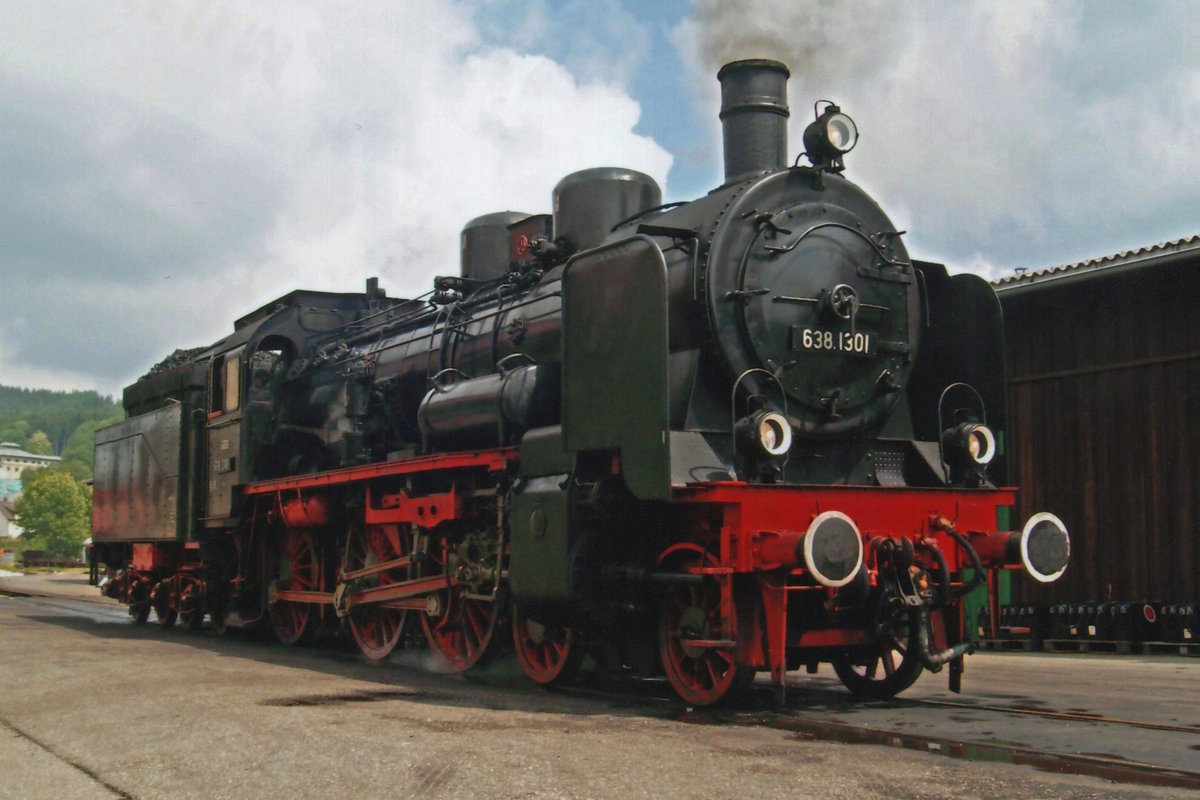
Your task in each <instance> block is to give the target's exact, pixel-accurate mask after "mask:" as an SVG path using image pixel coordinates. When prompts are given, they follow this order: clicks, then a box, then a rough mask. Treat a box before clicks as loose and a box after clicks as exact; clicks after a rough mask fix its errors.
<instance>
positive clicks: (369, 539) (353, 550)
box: [343, 525, 409, 662]
mask: <svg viewBox="0 0 1200 800" xmlns="http://www.w3.org/2000/svg"><path fill="white" fill-rule="evenodd" d="M406 555H408V537H407V535H406V534H405V533H404V532H403V531H402V530H401V528H400V526H399V525H367V526H366V527H356V528H355V529H354V530H353V531H351V533H350V541H349V542H348V543H347V546H346V563H345V564H344V565H343V572H346V573H349V572H355V571H357V570H362V569H369V568H371V567H374V566H375V565H377V564H385V563H387V562H389V561H395V560H397V559H400V558H403V557H405V556H406ZM408 573H409V570H408V569H407V568H401V567H395V568H392V569H388V570H385V571H383V572H376V573H373V574H371V575H368V576H366V577H365V578H360V579H359V580H358V581H357V582H356V583H355V584H354V587H355V589H357V590H359V591H361V590H362V589H369V588H374V587H376V586H387V585H388V584H392V583H400V582H402V581H405V580H408ZM407 618H408V612H407V611H406V610H404V609H398V608H392V607H389V606H388V605H386V604H383V603H373V604H364V605H359V606H355V607H354V608H352V609H351V610H350V615H349V624H350V633H351V635H352V636H353V637H354V641H355V643H356V644H357V645H358V649H359V650H360V651H361V652H362V654H363V655H364V656H366V658H367V660H368V661H371V662H377V661H383V660H384V659H385V658H387V657H388V655H389V654H390V653H391V652H392V650H393V649H395V647H396V643H397V642H399V641H400V637H401V636H402V635H403V633H404V623H405V621H406V620H407Z"/></svg>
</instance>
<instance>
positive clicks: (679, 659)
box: [658, 550, 755, 706]
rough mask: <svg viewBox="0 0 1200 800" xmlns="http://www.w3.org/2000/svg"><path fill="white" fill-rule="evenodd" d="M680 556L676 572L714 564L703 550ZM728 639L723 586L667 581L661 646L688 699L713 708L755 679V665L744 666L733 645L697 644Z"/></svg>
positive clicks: (670, 676) (670, 675)
mask: <svg viewBox="0 0 1200 800" xmlns="http://www.w3.org/2000/svg"><path fill="white" fill-rule="evenodd" d="M677 555H679V554H677ZM681 555H682V556H683V557H682V558H680V559H678V560H673V561H672V562H671V563H672V567H673V569H674V570H676V571H681V572H682V571H686V570H687V569H689V568H691V567H694V566H697V565H698V564H700V563H702V562H703V561H707V562H709V563H715V560H714V559H713V558H712V556H709V555H706V554H703V553H701V552H700V551H699V550H697V551H696V552H691V551H687V552H685V553H683V554H681ZM728 638H730V636H729V630H728V626H727V624H726V622H725V621H724V620H723V619H722V617H721V587H720V586H719V585H718V584H717V582H716V581H709V580H706V581H705V582H704V583H702V584H698V585H680V584H675V585H668V587H667V589H666V592H665V593H664V595H663V599H662V609H661V612H660V616H659V629H658V643H659V650H660V653H661V656H662V663H663V669H664V670H665V671H666V674H667V680H668V681H670V683H671V688H672V689H674V690H675V693H676V694H678V695H679V697H680V698H681V699H683V700H684V701H685V702H687V703H691V704H692V705H698V706H708V705H713V704H714V703H719V702H722V701H728V700H732V699H734V698H735V697H737V696H738V695H739V694H741V693H742V692H743V691H744V690H745V689H746V688H747V687H748V686H749V685H750V683H751V682H752V681H753V680H754V672H755V670H754V668H752V667H744V666H740V665H739V664H738V663H737V659H736V653H735V652H734V651H733V650H732V649H730V648H727V647H711V646H697V645H695V644H692V642H696V641H705V640H707V641H720V640H724V639H728Z"/></svg>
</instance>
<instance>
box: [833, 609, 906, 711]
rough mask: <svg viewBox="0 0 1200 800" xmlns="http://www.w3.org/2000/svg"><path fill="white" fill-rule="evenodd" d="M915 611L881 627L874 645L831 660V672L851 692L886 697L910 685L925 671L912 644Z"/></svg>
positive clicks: (892, 695) (865, 695) (873, 696)
mask: <svg viewBox="0 0 1200 800" xmlns="http://www.w3.org/2000/svg"><path fill="white" fill-rule="evenodd" d="M915 641H916V629H915V614H910V613H904V614H902V615H900V616H899V617H898V618H897V619H896V620H895V621H894V622H892V623H890V624H889V625H888V626H886V627H885V628H884V630H883V631H882V633H881V637H880V640H879V642H878V643H877V644H876V646H875V647H874V648H872V649H871V650H868V651H866V652H863V653H857V654H854V655H844V656H840V657H838V658H835V659H834V660H833V671H834V672H836V673H837V676H838V678H839V679H840V680H841V682H842V683H843V684H844V685H845V687H846V688H847V689H849V690H850V691H851V692H852V693H853V694H855V695H857V696H859V697H865V698H869V699H872V700H886V699H888V698H891V697H895V696H896V695H897V694H899V693H900V692H902V691H904V690H905V689H907V688H908V687H910V686H912V685H913V683H914V682H916V680H917V678H919V677H920V676H921V673H922V672H923V671H924V670H925V667H924V665H923V664H922V663H921V659H920V658H919V657H918V656H917V654H916V652H914V650H913V648H912V647H911V644H912V643H913V642H915Z"/></svg>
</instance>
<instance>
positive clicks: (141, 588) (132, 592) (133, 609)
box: [129, 582, 150, 625]
mask: <svg viewBox="0 0 1200 800" xmlns="http://www.w3.org/2000/svg"><path fill="white" fill-rule="evenodd" d="M129 618H130V619H132V620H133V622H134V624H135V625H145V624H146V620H148V619H150V592H149V590H148V589H147V587H146V584H145V583H144V582H139V583H136V584H134V585H133V586H131V587H130V589H129Z"/></svg>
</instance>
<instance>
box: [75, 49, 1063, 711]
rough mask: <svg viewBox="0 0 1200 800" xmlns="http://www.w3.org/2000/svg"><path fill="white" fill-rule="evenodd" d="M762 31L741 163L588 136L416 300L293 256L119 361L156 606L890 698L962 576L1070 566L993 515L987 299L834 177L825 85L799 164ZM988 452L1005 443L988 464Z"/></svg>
mask: <svg viewBox="0 0 1200 800" xmlns="http://www.w3.org/2000/svg"><path fill="white" fill-rule="evenodd" d="M788 77H789V73H788V70H787V68H786V67H785V66H784V65H783V64H780V63H778V62H775V61H767V60H750V61H738V62H734V63H731V64H727V65H726V66H725V67H723V68H722V69H721V71H720V73H719V74H718V79H719V81H720V83H721V93H722V108H721V120H722V126H723V131H724V151H725V182H724V184H723V185H721V186H720V187H718V188H716V189H714V190H713V191H711V192H710V193H709V194H707V195H706V196H704V197H700V198H697V199H695V200H693V201H690V202H685V203H670V204H666V205H664V204H662V198H661V192H660V190H659V188H658V187H657V186H656V185H655V183H654V181H653V180H652V179H651V178H649V177H648V176H646V175H643V174H641V173H638V172H635V171H631V170H624V169H612V168H600V169H590V170H585V171H583V172H578V173H575V174H572V175H569V176H567V177H566V178H564V179H563V180H562V181H561V182H560V183H559V184H558V185H557V187H556V188H555V190H554V196H553V208H554V213H553V214H552V215H528V214H520V213H513V212H502V213H496V214H489V215H486V216H483V217H479V218H477V219H475V220H472V221H471V222H470V223H468V224H467V226H466V227H465V228H464V230H463V232H462V268H461V273H460V274H459V275H455V276H448V277H441V278H437V279H436V280H435V284H434V288H433V290H432V291H431V292H430V293H429V294H428V295H425V296H423V297H419V298H416V299H397V298H391V297H388V296H387V294H386V292H384V291H383V290H382V289H381V288H380V287H379V285H378V281H377V280H375V279H371V280H368V281H367V285H366V290H365V291H364V292H363V293H361V294H334V293H325V292H312V291H303V290H300V291H294V292H291V293H290V294H287V295H284V296H283V297H281V298H279V299H278V300H276V301H274V302H272V303H269V304H268V305H266V306H264V307H262V308H260V309H258V310H257V311H254V312H253V313H251V314H249V315H247V316H245V317H243V318H242V319H239V320H238V321H237V322H236V323H235V324H234V330H233V333H232V334H231V335H229V336H227V337H226V338H224V339H222V340H221V341H219V342H216V343H215V344H213V345H211V346H208V347H203V348H199V349H196V350H189V351H176V352H175V353H174V354H173V355H172V356H171V357H169V358H168V359H166V360H165V361H163V362H162V363H160V364H158V365H157V366H155V367H154V368H153V369H152V370H151V371H150V373H149V374H147V375H145V376H144V377H142V378H141V379H140V380H138V381H137V382H136V383H134V384H133V385H131V386H129V387H128V388H126V389H125V392H124V407H125V411H126V413H127V419H126V420H124V421H123V422H120V423H118V424H116V425H113V426H111V427H109V428H106V429H103V430H101V431H100V432H98V433H97V438H96V459H95V491H94V498H95V500H94V503H95V505H94V523H93V530H94V533H93V538H94V541H95V543H96V544H95V547H94V549H93V552H94V558H95V559H96V560H97V562H98V564H97V566H98V570H99V574H101V575H102V576H103V577H102V579H101V580H100V583H101V586H102V591H103V592H104V593H105V594H106V595H108V596H110V597H115V598H119V599H121V600H122V601H123V602H125V603H126V604H128V606H129V613H130V615H131V616H132V617H133V619H134V620H135V621H137V622H145V621H146V620H147V619H148V618H149V616H150V613H151V611H153V612H154V614H155V617H156V619H157V621H158V623H159V624H160V625H163V626H170V625H174V624H175V623H176V621H177V619H178V620H180V621H181V622H182V624H184V625H186V626H188V627H190V628H196V627H199V626H200V624H201V623H202V621H203V620H204V618H205V617H206V616H207V617H209V618H211V622H212V625H213V626H214V627H215V628H217V629H218V630H224V629H226V628H228V627H229V626H250V625H264V626H269V627H270V628H271V629H273V631H274V633H275V635H276V636H277V637H278V638H279V640H281V641H282V642H284V643H288V644H290V643H295V642H299V641H302V640H305V639H306V638H308V637H310V636H311V635H313V634H314V633H315V632H316V631H318V630H320V629H336V630H341V631H348V632H349V635H350V636H351V637H352V638H353V640H354V642H355V643H356V644H357V646H358V648H359V649H360V650H361V651H362V653H363V655H364V656H365V657H366V658H368V659H370V660H373V661H379V660H383V659H385V658H387V656H388V655H389V653H391V652H392V651H393V649H394V648H395V647H397V646H398V645H401V644H403V646H420V640H421V639H423V640H424V643H425V644H426V645H427V646H428V648H430V649H431V650H432V651H433V652H434V653H436V654H437V656H439V657H440V659H441V660H442V661H444V663H445V665H446V666H447V668H449V669H452V670H467V669H470V668H471V667H473V666H474V665H476V664H477V663H479V662H480V661H481V659H483V658H485V657H486V656H487V655H488V654H490V653H492V652H494V651H495V650H496V649H497V648H503V647H506V646H507V647H511V648H513V649H514V650H515V652H516V656H517V658H518V660H519V661H520V664H521V666H522V667H523V669H524V671H525V672H526V673H527V674H528V676H529V677H530V678H531V679H532V680H534V681H536V682H538V683H540V684H552V683H554V682H556V681H559V680H562V679H563V678H565V677H566V676H568V675H570V674H571V673H572V672H573V671H575V670H576V669H577V668H578V666H579V665H580V662H581V659H582V658H583V656H584V655H585V654H588V655H591V656H592V658H593V659H594V661H595V662H596V663H597V664H598V665H600V667H601V668H603V669H607V670H613V671H618V672H626V673H631V674H634V675H654V674H665V676H666V678H667V679H668V681H669V683H670V685H671V687H672V688H673V689H674V691H675V692H676V693H677V694H678V695H679V697H680V698H682V699H683V700H685V701H686V702H688V703H691V704H697V705H707V704H711V703H716V702H718V701H722V700H726V699H728V698H731V697H734V696H736V695H737V693H738V692H739V691H741V690H742V689H744V688H745V687H746V686H747V685H748V684H749V683H750V682H751V681H752V680H753V678H754V676H755V674H756V673H758V672H760V671H762V672H769V673H770V676H771V679H772V680H773V681H774V682H775V683H776V684H778V685H780V686H782V684H783V680H784V675H785V673H786V672H787V671H788V670H795V669H799V668H801V667H806V668H807V669H809V670H810V671H815V670H816V669H817V668H818V665H819V664H821V663H830V664H832V667H833V669H834V670H835V671H836V674H837V675H838V676H839V677H840V679H841V680H842V682H843V683H844V684H845V685H846V686H847V687H848V688H849V689H850V690H851V691H852V692H854V693H856V694H859V695H863V696H868V697H890V696H892V695H895V694H896V693H897V692H900V691H902V690H904V689H906V688H907V687H909V686H910V685H911V684H912V683H913V681H915V680H916V678H917V677H918V676H919V675H920V674H921V673H922V671H924V670H933V671H938V670H941V669H942V668H943V667H944V666H945V665H949V666H950V670H949V673H950V683H951V688H953V689H955V690H957V689H958V686H959V683H960V680H961V673H962V664H963V656H964V655H965V654H966V653H967V652H969V651H970V650H971V648H972V644H971V641H970V638H969V635H968V634H967V633H966V630H967V625H966V624H965V620H964V618H963V611H962V607H963V597H964V595H965V594H966V593H967V592H968V591H970V590H972V589H974V588H975V587H976V586H978V585H980V584H981V583H982V582H983V581H984V579H985V576H988V575H989V574H992V573H994V572H995V570H998V569H1024V570H1025V571H1026V572H1027V573H1028V574H1029V575H1031V576H1032V577H1033V578H1034V579H1036V580H1039V581H1051V580H1054V579H1055V578H1057V577H1058V576H1059V575H1061V574H1062V572H1063V570H1064V569H1065V567H1066V564H1067V560H1068V552H1069V538H1068V535H1067V531H1066V529H1065V527H1064V526H1063V524H1062V522H1061V521H1059V520H1058V519H1057V518H1056V517H1054V516H1053V515H1052V514H1049V513H1039V514H1035V515H1034V516H1033V517H1032V518H1031V519H1029V520H1028V521H1027V522H1026V523H1025V524H1024V525H1023V526H1022V527H1021V528H1020V529H1015V530H1010V529H1009V528H1010V526H1008V525H1004V524H998V515H1006V514H1007V513H1008V511H1009V509H1010V507H1011V506H1012V505H1013V504H1014V502H1015V498H1016V490H1015V489H1011V488H1000V486H998V485H997V483H998V482H999V483H1001V484H1002V481H1001V478H1002V476H1001V475H1000V472H999V470H1000V466H1001V461H1002V459H997V458H996V456H997V453H998V452H999V451H1000V449H1001V443H1002V438H1001V431H1002V429H1003V426H1004V383H1003V375H1004V370H1003V350H1002V340H1001V337H1002V334H1001V319H1000V307H999V304H998V303H997V301H996V298H995V295H994V294H993V292H992V290H991V288H990V287H989V286H988V284H987V283H986V282H985V281H983V280H982V279H980V278H979V277H977V276H974V275H957V276H951V275H949V274H948V272H947V270H946V268H945V267H944V266H942V265H940V264H934V263H929V262H922V261H916V260H913V259H911V258H910V257H909V255H908V253H907V251H906V249H905V246H904V243H903V241H902V237H901V234H902V233H903V232H902V231H897V230H896V229H895V227H894V226H893V225H892V223H891V222H890V221H889V220H888V218H887V216H886V215H885V214H884V212H883V211H882V210H881V209H880V207H879V206H878V205H877V204H876V202H875V201H874V200H873V199H871V197H869V196H868V195H867V194H866V193H865V192H863V191H862V190H861V189H859V188H858V187H857V186H855V185H854V184H852V183H850V182H849V181H848V180H846V179H845V177H843V171H844V168H845V164H844V159H845V156H846V154H847V153H848V152H849V151H850V150H851V149H852V148H853V147H854V145H855V143H856V141H857V138H858V132H857V129H856V127H855V125H854V122H853V121H852V120H851V119H850V117H848V116H847V115H846V114H844V113H843V112H842V111H841V109H839V108H838V107H837V106H836V105H833V104H832V103H825V104H824V107H822V106H821V104H818V106H817V110H818V111H819V112H820V113H818V114H817V115H816V119H815V121H814V122H813V123H812V124H811V125H809V127H808V129H807V130H806V132H805V134H804V148H805V154H804V155H805V156H806V157H807V160H808V162H809V163H808V164H807V165H805V166H799V165H798V163H799V161H800V159H799V158H797V159H796V161H797V165H795V166H788V165H787V164H788V161H787V143H786V123H787V118H788V114H789V111H788V107H787V101H786V84H787V79H788ZM989 469H990V470H992V472H994V473H996V475H997V476H998V477H995V478H994V477H993V476H992V475H991V474H990V473H989Z"/></svg>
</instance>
